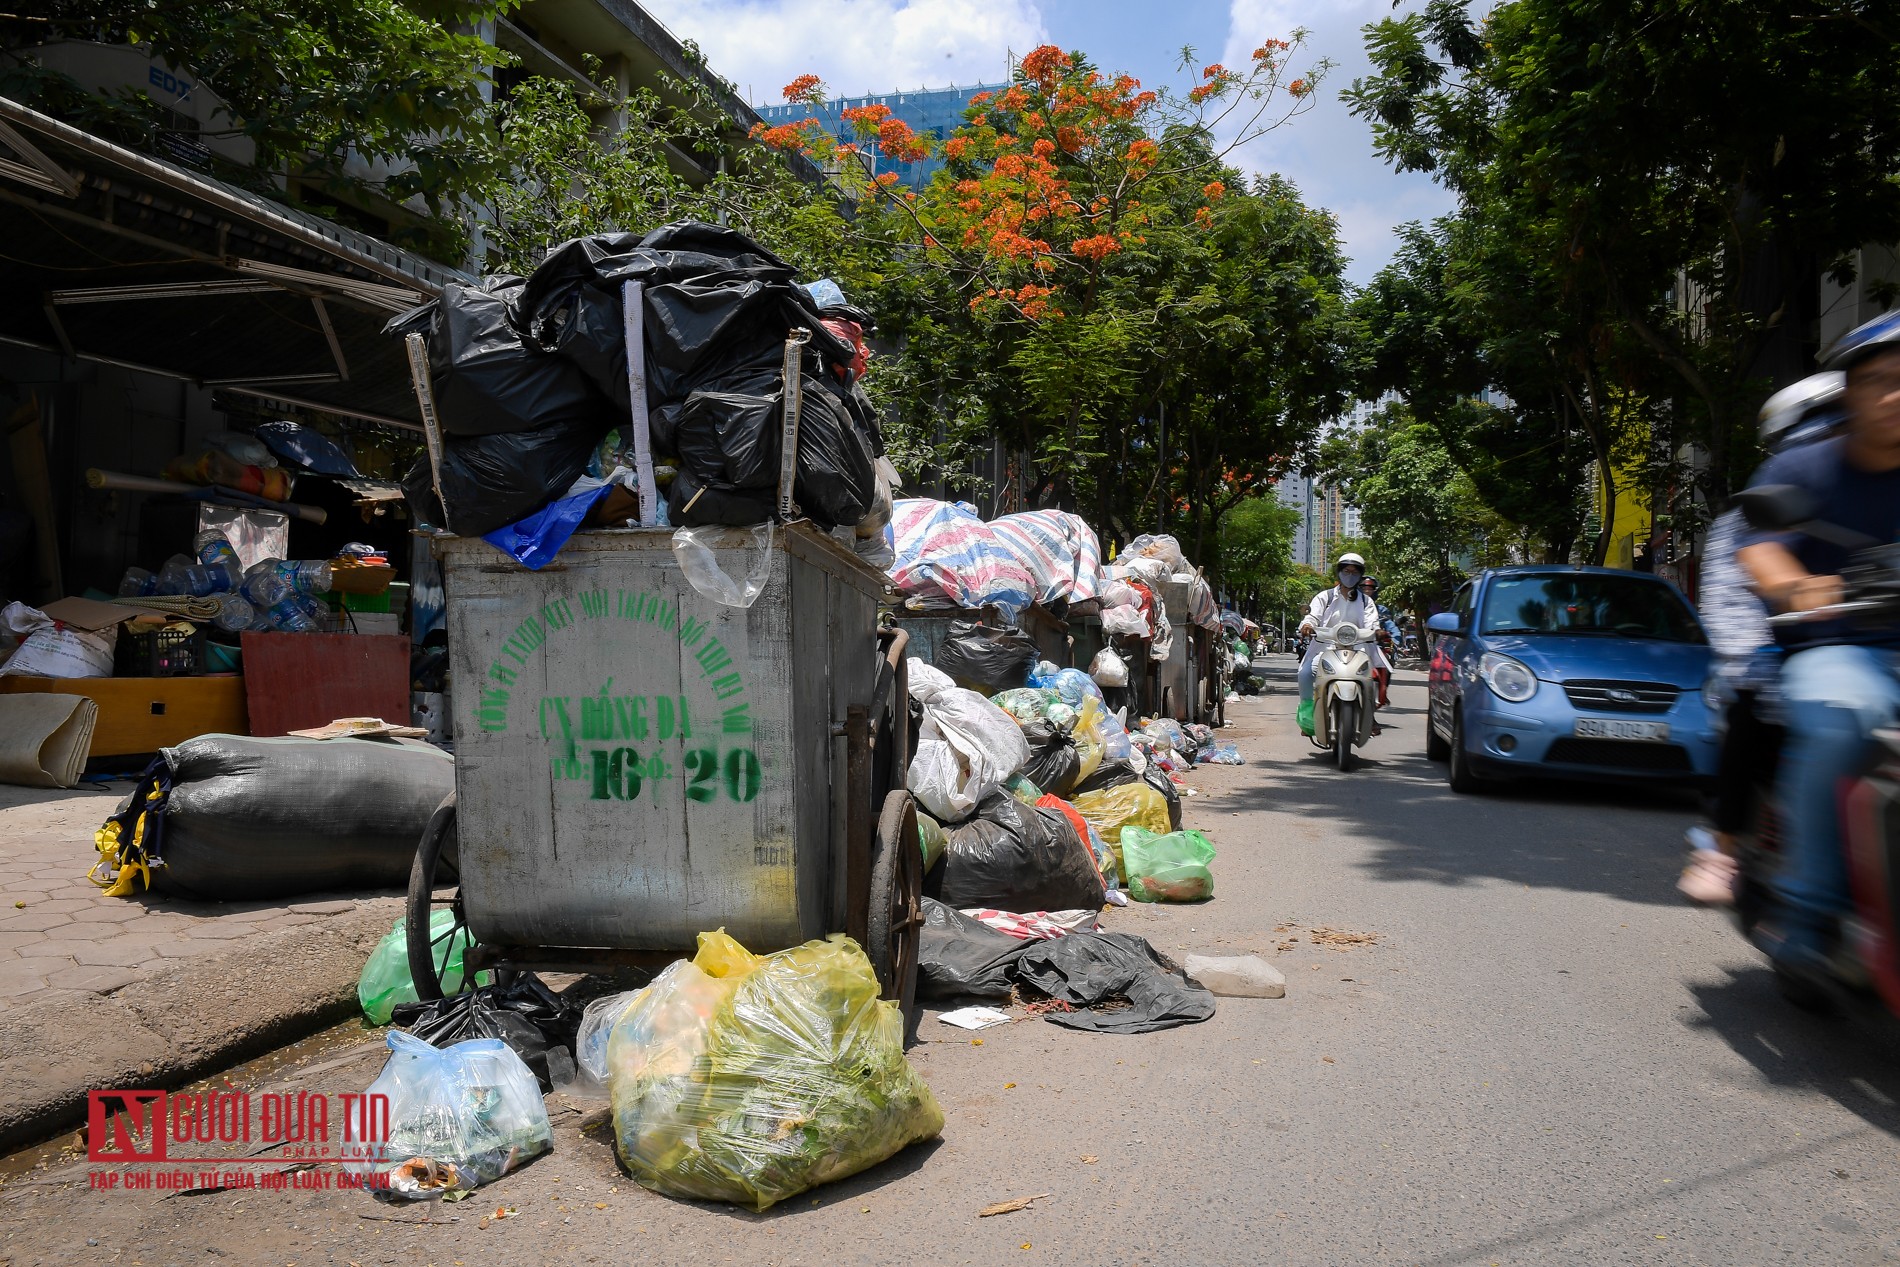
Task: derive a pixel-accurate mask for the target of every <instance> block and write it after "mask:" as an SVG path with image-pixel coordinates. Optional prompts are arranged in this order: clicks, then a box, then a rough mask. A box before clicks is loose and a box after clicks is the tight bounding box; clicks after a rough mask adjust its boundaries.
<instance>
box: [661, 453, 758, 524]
mask: <svg viewBox="0 0 1900 1267" xmlns="http://www.w3.org/2000/svg"><path fill="white" fill-rule="evenodd" d="M775 504H776V502H775V499H774V498H773V497H772V496H771V495H770V494H765V493H733V492H726V491H723V490H721V489H716V488H708V487H707V486H706V485H705V484H703V483H701V482H700V480H699V477H698V476H696V475H694V474H693V473H692V472H691V471H688V470H685V469H684V468H682V469H681V470H680V472H679V473H678V474H677V475H675V476H674V477H673V485H672V487H671V488H668V489H667V490H666V521H667V522H668V523H670V524H672V525H673V526H674V527H676V528H698V527H702V526H704V525H708V524H711V525H720V526H724V527H729V528H742V527H745V526H746V525H748V524H762V523H764V522H765V521H766V520H768V519H770V518H771V517H772V514H773V510H774V508H775Z"/></svg>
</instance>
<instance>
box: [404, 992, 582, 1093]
mask: <svg viewBox="0 0 1900 1267" xmlns="http://www.w3.org/2000/svg"><path fill="white" fill-rule="evenodd" d="M390 1019H391V1020H392V1021H393V1022H394V1023H395V1024H397V1025H399V1026H401V1027H402V1028H403V1029H406V1030H408V1031H409V1032H410V1033H411V1034H413V1035H415V1036H416V1037H417V1038H420V1039H422V1040H423V1041H424V1042H427V1043H430V1044H432V1045H434V1046H436V1047H446V1046H448V1045H449V1044H451V1043H459V1042H463V1041H465V1040H467V1039H471V1038H499V1039H500V1040H501V1041H502V1042H504V1043H507V1044H508V1047H509V1049H510V1050H511V1051H513V1052H514V1053H515V1055H517V1056H519V1057H521V1059H522V1061H523V1063H525V1064H526V1065H527V1066H528V1068H529V1069H531V1070H533V1072H534V1077H535V1081H537V1082H539V1083H540V1084H541V1089H542V1090H543V1091H552V1090H553V1089H554V1077H553V1074H552V1072H551V1071H550V1069H549V1067H548V1062H549V1060H550V1057H551V1054H552V1053H554V1052H557V1051H567V1052H570V1053H571V1052H572V1050H573V1048H574V1035H575V1032H576V1030H578V1029H579V1027H580V1022H581V1012H580V1009H579V1008H577V1007H575V1006H574V1005H573V1004H572V1003H569V1002H568V1001H567V1000H566V999H564V998H562V997H561V996H560V995H558V994H556V993H554V991H552V990H550V989H548V987H547V985H546V984H545V983H543V982H542V980H541V978H539V977H537V976H535V975H534V974H533V973H532V972H524V973H521V974H519V975H516V976H514V977H512V978H511V979H510V980H509V981H508V982H507V983H506V984H505V985H503V984H496V985H483V986H478V987H477V988H475V989H473V990H470V991H469V992H467V993H466V994H451V995H450V996H449V997H447V998H442V999H435V1000H432V1001H430V1002H427V1003H420V1002H417V1003H399V1004H397V1005H396V1007H395V1010H394V1012H393V1014H392V1015H391V1017H390ZM568 1059H571V1056H570V1057H568Z"/></svg>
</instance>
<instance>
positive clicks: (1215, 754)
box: [1194, 743, 1247, 765]
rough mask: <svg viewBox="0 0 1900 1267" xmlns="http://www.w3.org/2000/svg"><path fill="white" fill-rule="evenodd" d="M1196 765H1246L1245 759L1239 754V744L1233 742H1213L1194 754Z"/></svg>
mask: <svg viewBox="0 0 1900 1267" xmlns="http://www.w3.org/2000/svg"><path fill="white" fill-rule="evenodd" d="M1194 764H1196V765H1246V764H1247V759H1246V758H1245V757H1243V756H1241V755H1240V745H1239V744H1234V743H1213V744H1209V745H1208V746H1207V747H1205V748H1202V749H1201V750H1200V751H1199V752H1196V753H1195V754H1194Z"/></svg>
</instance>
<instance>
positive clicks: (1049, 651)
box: [891, 603, 1069, 666]
mask: <svg viewBox="0 0 1900 1267" xmlns="http://www.w3.org/2000/svg"><path fill="white" fill-rule="evenodd" d="M961 620H974V621H979V622H981V623H983V624H987V625H990V626H992V627H996V626H1002V625H1007V624H1010V623H1012V622H1010V621H1008V620H1005V619H1004V618H1003V616H1002V614H1001V613H1000V612H999V611H998V610H997V609H996V608H994V607H984V608H981V609H978V610H968V609H959V610H955V611H941V610H925V611H912V610H910V609H908V608H905V607H901V606H900V607H898V608H896V609H895V610H893V611H892V612H891V622H892V623H893V624H895V625H896V626H897V627H898V628H899V629H902V630H904V631H906V632H907V633H909V634H910V645H909V648H908V651H907V654H908V655H909V656H910V657H911V658H912V659H914V660H922V661H923V662H924V663H925V664H935V663H936V662H937V651H938V649H939V648H941V647H942V646H943V644H944V641H945V640H946V639H948V638H949V637H950V626H952V625H953V624H955V623H957V622H958V621H961ZM1013 623H1014V624H1015V625H1016V627H1017V628H1019V629H1021V630H1022V631H1023V632H1024V633H1025V634H1027V635H1029V639H1030V641H1031V642H1034V643H1035V644H1036V653H1037V654H1038V655H1040V656H1041V657H1042V658H1043V659H1045V660H1048V661H1050V662H1052V663H1053V664H1055V665H1057V666H1061V665H1065V664H1067V663H1068V662H1069V622H1068V621H1066V620H1063V619H1062V618H1060V617H1059V616H1057V615H1056V614H1055V613H1054V612H1051V611H1050V610H1049V609H1048V608H1046V607H1044V606H1043V605H1042V604H1040V603H1035V604H1032V605H1030V606H1029V607H1025V608H1024V609H1023V611H1022V614H1021V615H1019V616H1018V617H1017V618H1016V620H1015V621H1014V622H1013Z"/></svg>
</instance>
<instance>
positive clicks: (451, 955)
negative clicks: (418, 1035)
mask: <svg viewBox="0 0 1900 1267" xmlns="http://www.w3.org/2000/svg"><path fill="white" fill-rule="evenodd" d="M451 930H453V932H454V936H453V937H450V932H451ZM445 939H446V940H445ZM429 940H430V942H431V943H433V944H434V946H435V961H436V962H437V963H442V962H443V960H442V956H443V954H444V952H446V953H447V955H448V962H447V964H446V965H445V966H444V967H443V969H442V993H444V994H460V993H461V992H462V955H463V953H464V952H465V951H467V949H468V948H469V946H470V944H471V942H470V939H469V935H468V929H467V928H466V927H464V928H456V927H455V912H454V911H446V910H444V911H436V912H435V913H434V914H432V915H430V916H429ZM482 977H483V979H484V982H485V981H486V980H488V979H490V974H488V973H483V974H482ZM356 1001H357V1002H358V1003H361V1004H362V1005H363V1015H364V1016H367V1017H369V1019H370V1021H371V1023H373V1024H376V1025H387V1024H389V1018H390V1016H391V1015H392V1014H393V1013H394V1012H395V1010H396V1005H397V1004H398V1003H414V1002H416V1001H417V999H416V983H415V981H414V980H413V979H411V977H410V976H409V935H408V933H407V932H406V931H404V928H403V921H401V920H397V921H396V924H395V927H393V928H391V929H390V930H389V932H388V933H387V934H386V935H385V936H384V937H383V939H382V940H381V941H379V942H377V943H376V949H375V950H372V951H371V952H370V956H369V962H368V963H366V964H364V965H363V975H362V976H360V977H358V978H357V979H356Z"/></svg>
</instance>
